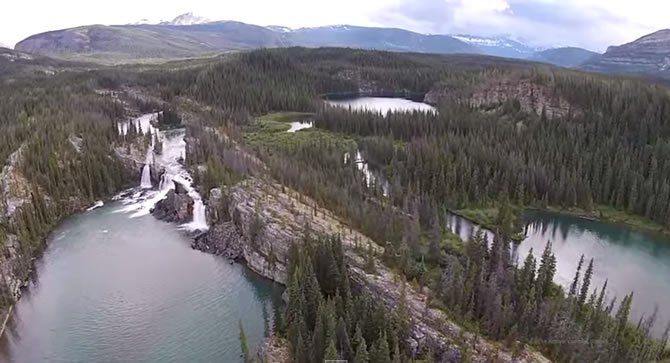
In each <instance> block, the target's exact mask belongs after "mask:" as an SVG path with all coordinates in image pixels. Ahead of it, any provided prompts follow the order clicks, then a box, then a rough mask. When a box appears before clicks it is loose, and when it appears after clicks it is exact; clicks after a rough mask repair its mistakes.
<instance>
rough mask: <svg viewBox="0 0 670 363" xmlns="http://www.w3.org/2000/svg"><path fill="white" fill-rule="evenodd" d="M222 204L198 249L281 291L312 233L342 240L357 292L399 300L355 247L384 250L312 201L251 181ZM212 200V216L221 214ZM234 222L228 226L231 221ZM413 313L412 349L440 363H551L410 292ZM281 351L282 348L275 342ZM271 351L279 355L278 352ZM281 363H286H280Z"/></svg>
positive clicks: (393, 281) (386, 274)
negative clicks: (465, 353) (241, 265)
mask: <svg viewBox="0 0 670 363" xmlns="http://www.w3.org/2000/svg"><path fill="white" fill-rule="evenodd" d="M224 194H225V195H226V197H224V198H222V199H221V200H220V201H218V202H217V203H220V204H221V205H222V206H223V208H222V209H223V214H225V217H224V218H223V219H224V220H225V221H219V222H218V223H217V224H216V225H215V226H213V227H212V228H210V230H209V232H207V233H206V234H204V235H201V236H200V237H198V238H196V240H195V241H194V243H193V247H194V248H196V249H199V250H202V251H205V252H209V253H214V254H218V255H224V256H227V257H229V258H234V259H237V258H239V259H244V260H245V261H246V263H247V265H248V266H249V267H250V268H251V269H252V270H254V271H256V272H258V273H259V274H261V275H263V276H265V277H268V278H270V279H272V280H274V281H277V282H279V283H282V284H283V283H285V281H286V267H287V266H286V262H287V253H288V250H289V247H290V246H291V244H293V243H296V241H298V240H300V239H301V238H302V236H303V235H304V234H305V233H306V232H307V231H309V233H316V234H339V235H340V236H341V238H342V242H343V245H344V246H345V249H346V255H347V257H348V263H349V266H350V272H351V277H352V279H353V281H354V282H355V286H354V287H358V288H367V289H369V290H370V291H371V292H372V293H373V294H374V296H376V297H377V298H379V299H381V300H382V301H383V302H384V304H386V305H387V306H388V307H389V308H391V307H394V306H396V305H397V301H398V299H399V298H400V289H399V288H398V284H400V283H402V282H400V280H399V279H398V278H397V277H396V275H395V274H394V273H393V272H392V271H391V270H390V269H389V268H387V267H386V266H384V265H383V264H381V262H379V261H377V272H376V273H375V274H368V273H366V272H365V270H364V269H363V264H364V261H363V260H364V259H363V257H361V256H359V254H358V252H357V251H359V250H360V249H359V248H356V246H367V245H368V244H370V245H371V246H373V249H374V250H375V251H376V252H377V253H378V254H379V253H381V252H382V248H381V247H379V246H377V244H375V243H374V242H373V241H371V240H370V239H369V238H367V237H366V236H364V235H362V234H361V233H358V232H356V231H354V230H351V229H350V228H349V227H347V225H346V224H345V223H343V221H341V220H340V219H339V218H338V217H337V216H335V215H333V214H332V213H331V212H330V211H328V210H325V209H323V208H320V207H319V206H318V205H317V204H316V203H315V202H314V201H313V200H311V199H310V198H307V197H305V196H303V195H300V194H299V193H298V192H296V191H293V190H290V189H288V188H286V187H283V186H282V185H280V184H277V183H275V182H272V181H265V180H261V179H258V178H250V179H247V180H245V181H243V182H241V183H239V184H238V185H235V186H233V187H231V188H229V190H227V191H225V193H224ZM214 204H215V203H213V201H212V200H211V199H210V202H209V206H208V208H210V209H213V208H221V207H220V206H216V205H214ZM226 217H227V218H226ZM407 291H408V305H409V307H410V310H411V313H412V321H411V334H410V336H411V342H410V343H411V345H412V346H413V347H414V348H415V349H419V348H422V347H429V348H430V349H432V351H433V352H435V353H437V354H439V355H440V357H441V359H440V361H441V362H452V361H460V360H461V358H462V357H461V354H460V347H462V346H463V344H467V345H469V346H470V347H471V351H472V357H473V361H475V362H488V361H491V360H496V359H497V360H498V361H502V362H534V361H546V359H544V357H542V356H541V355H539V354H537V353H534V352H531V351H524V352H522V353H520V354H518V355H517V356H514V355H512V353H510V352H506V351H505V349H504V348H502V347H501V346H500V345H499V344H497V343H492V342H489V341H486V340H484V339H481V338H478V337H476V336H474V335H472V334H470V333H467V332H465V331H464V330H463V329H462V328H460V327H459V326H458V325H456V324H455V323H453V322H451V321H449V320H448V319H447V317H446V315H445V314H444V312H442V311H439V310H437V309H433V308H430V307H429V306H427V302H428V295H427V294H426V293H425V292H422V291H418V290H416V289H413V288H412V287H410V286H409V285H408V286H407ZM275 343H276V342H275ZM275 343H273V344H270V343H267V344H270V345H269V347H275V349H274V350H275V351H276V350H279V351H281V349H278V348H276V345H277V344H275ZM278 361H281V360H278Z"/></svg>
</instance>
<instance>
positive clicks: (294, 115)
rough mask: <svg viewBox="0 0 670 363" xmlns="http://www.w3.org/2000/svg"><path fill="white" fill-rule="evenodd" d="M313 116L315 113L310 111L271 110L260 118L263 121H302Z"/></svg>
mask: <svg viewBox="0 0 670 363" xmlns="http://www.w3.org/2000/svg"><path fill="white" fill-rule="evenodd" d="M313 116H314V114H313V113H308V112H271V113H268V114H267V115H263V116H261V117H259V118H258V119H259V120H261V121H278V122H293V121H302V120H305V119H308V118H311V117H313Z"/></svg>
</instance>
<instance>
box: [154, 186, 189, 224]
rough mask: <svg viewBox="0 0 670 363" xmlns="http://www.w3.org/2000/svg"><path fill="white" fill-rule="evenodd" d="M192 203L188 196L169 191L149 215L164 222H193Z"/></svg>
mask: <svg viewBox="0 0 670 363" xmlns="http://www.w3.org/2000/svg"><path fill="white" fill-rule="evenodd" d="M175 185H177V183H175ZM193 203H194V202H193V198H191V197H190V196H189V195H188V194H179V193H176V192H175V191H174V190H170V191H169V192H168V194H167V196H166V197H165V198H164V199H163V200H160V201H158V203H156V205H155V206H154V208H152V209H151V214H152V215H153V216H154V217H156V218H158V219H160V220H162V221H166V222H176V223H184V222H189V221H191V220H193Z"/></svg>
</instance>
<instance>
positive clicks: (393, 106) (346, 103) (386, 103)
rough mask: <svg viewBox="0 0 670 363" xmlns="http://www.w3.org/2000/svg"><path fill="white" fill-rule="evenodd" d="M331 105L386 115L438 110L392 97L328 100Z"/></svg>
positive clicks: (420, 103) (424, 104) (427, 105)
mask: <svg viewBox="0 0 670 363" xmlns="http://www.w3.org/2000/svg"><path fill="white" fill-rule="evenodd" d="M326 102H327V103H328V104H330V105H334V106H342V107H351V109H353V110H370V111H378V112H381V113H386V112H388V111H412V110H418V111H431V112H435V111H436V108H435V107H433V106H431V105H429V104H426V103H422V102H415V101H411V100H407V99H404V98H390V97H356V98H351V99H343V100H327V101H326Z"/></svg>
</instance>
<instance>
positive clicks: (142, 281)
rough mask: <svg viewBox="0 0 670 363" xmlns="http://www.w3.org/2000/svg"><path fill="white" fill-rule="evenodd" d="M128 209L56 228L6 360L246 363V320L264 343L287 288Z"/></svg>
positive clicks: (7, 337) (115, 206)
mask: <svg viewBox="0 0 670 363" xmlns="http://www.w3.org/2000/svg"><path fill="white" fill-rule="evenodd" d="M123 208H124V206H123V205H122V203H120V202H114V203H110V204H108V205H105V206H104V207H101V208H98V209H95V210H93V211H90V212H87V213H84V214H81V215H77V216H74V217H71V218H69V219H67V220H66V221H65V222H64V223H62V224H61V225H60V226H59V227H58V228H57V229H56V230H55V231H53V233H52V234H51V237H50V241H49V246H48V248H47V250H46V252H45V254H44V256H43V258H42V259H41V260H40V261H39V262H38V263H37V266H36V267H37V270H36V273H35V274H34V276H35V278H34V280H33V281H31V282H30V285H29V287H28V289H27V290H26V291H25V293H24V295H23V296H22V297H21V299H20V300H19V302H18V303H17V305H16V307H15V309H14V313H13V314H12V316H11V318H10V321H9V325H8V328H7V330H6V331H5V334H4V336H3V344H2V350H1V352H0V361H10V362H241V361H242V360H241V358H240V342H239V327H238V324H239V320H240V319H241V320H242V321H243V322H244V326H245V329H246V333H247V337H248V340H249V343H250V346H251V347H253V348H256V347H257V346H258V344H259V343H260V342H261V341H262V339H263V337H264V334H265V333H266V325H267V324H269V325H270V326H271V320H272V318H273V312H274V311H275V307H276V306H278V305H277V304H279V301H280V296H281V295H280V294H281V292H282V290H281V287H279V286H278V285H275V284H273V283H271V282H269V281H268V280H265V279H262V278H261V277H260V276H258V275H256V274H254V273H253V272H251V271H249V270H248V269H247V268H246V267H244V266H242V265H239V264H230V263H229V262H228V261H226V260H225V259H223V258H220V257H215V256H212V255H208V254H205V253H202V252H199V251H195V250H192V249H191V248H190V241H191V240H190V238H188V237H187V236H185V234H184V232H183V231H181V230H179V229H178V227H176V226H173V225H170V224H167V223H163V222H160V221H157V220H155V219H154V217H152V216H150V215H146V216H140V217H137V218H131V217H130V216H129V214H128V213H124V212H122V210H123ZM264 312H265V313H264ZM264 314H265V315H267V319H268V320H267V321H269V323H266V320H264Z"/></svg>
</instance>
